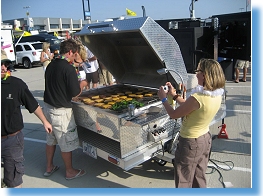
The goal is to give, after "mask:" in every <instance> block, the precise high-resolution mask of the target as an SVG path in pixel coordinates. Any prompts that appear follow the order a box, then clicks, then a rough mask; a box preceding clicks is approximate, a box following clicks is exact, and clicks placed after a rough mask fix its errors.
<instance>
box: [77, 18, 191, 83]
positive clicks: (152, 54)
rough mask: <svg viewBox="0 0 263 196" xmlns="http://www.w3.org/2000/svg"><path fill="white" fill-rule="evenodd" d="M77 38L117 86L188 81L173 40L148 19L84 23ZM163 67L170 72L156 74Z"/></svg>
mask: <svg viewBox="0 0 263 196" xmlns="http://www.w3.org/2000/svg"><path fill="white" fill-rule="evenodd" d="M76 35H78V36H80V38H81V40H82V43H83V44H84V45H86V46H87V47H88V48H89V49H90V50H91V51H92V52H93V54H94V55H95V56H96V57H97V58H98V59H99V60H100V61H101V62H102V63H103V64H104V65H105V67H106V68H107V69H108V70H109V71H110V72H111V73H112V75H113V76H114V77H115V79H116V80H117V81H118V82H120V83H123V84H130V85H137V86H146V87H151V88H159V87H160V86H161V85H165V83H166V82H167V81H170V82H172V83H174V82H176V83H177V84H178V83H182V80H183V82H184V84H186V82H187V72H186V68H185V64H184V61H183V58H182V54H181V51H180V48H179V46H178V44H177V42H176V40H175V39H174V37H172V36H171V35H170V34H169V33H168V32H167V31H166V30H164V29H163V28H162V27H161V26H160V25H159V24H157V23H156V22H155V21H154V20H153V19H151V18H149V17H141V18H134V19H125V20H116V21H111V22H102V23H93V24H87V25H85V27H84V28H83V29H82V30H81V31H80V32H79V33H76ZM162 68H167V69H168V70H172V71H169V72H168V73H167V74H164V75H159V74H158V73H157V70H159V69H162ZM174 72H177V74H176V73H174ZM178 74H179V75H180V76H181V77H180V76H178Z"/></svg>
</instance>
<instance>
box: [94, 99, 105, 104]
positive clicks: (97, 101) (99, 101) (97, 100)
mask: <svg viewBox="0 0 263 196" xmlns="http://www.w3.org/2000/svg"><path fill="white" fill-rule="evenodd" d="M94 101H95V102H96V103H102V102H103V101H104V99H95V100H94Z"/></svg>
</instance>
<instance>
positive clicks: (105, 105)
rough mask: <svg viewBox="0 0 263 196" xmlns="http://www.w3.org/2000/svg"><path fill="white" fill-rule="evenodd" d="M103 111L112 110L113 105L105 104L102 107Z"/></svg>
mask: <svg viewBox="0 0 263 196" xmlns="http://www.w3.org/2000/svg"><path fill="white" fill-rule="evenodd" d="M100 107H101V108H102V109H110V108H111V105H109V104H104V105H102V106H100Z"/></svg>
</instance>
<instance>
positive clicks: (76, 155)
mask: <svg viewBox="0 0 263 196" xmlns="http://www.w3.org/2000/svg"><path fill="white" fill-rule="evenodd" d="M16 69H17V71H16V72H13V73H12V75H13V76H16V77H19V78H21V79H23V80H24V81H25V82H26V83H27V85H28V87H29V89H30V90H31V92H32V93H33V95H34V96H35V98H36V99H37V100H38V102H39V103H40V105H41V106H43V92H44V75H43V69H42V67H41V66H34V67H33V68H31V69H24V68H16ZM240 74H241V76H242V72H241V73H240ZM226 90H227V99H226V106H227V112H226V117H225V119H224V123H225V124H226V133H227V135H228V139H226V138H222V139H218V138H216V139H214V140H213V143H212V153H211V157H210V159H211V160H212V161H210V162H209V166H211V167H214V166H215V164H217V165H218V166H219V168H217V169H214V168H208V170H207V176H206V177H207V185H208V187H209V188H219V189H220V188H222V189H223V188H224V186H226V187H227V188H251V187H252V159H251V154H252V146H251V138H252V137H251V136H252V135H251V133H252V132H251V68H249V71H248V76H247V82H240V83H234V82H233V81H227V82H226ZM22 113H23V118H24V125H25V127H24V129H23V133H24V136H25V150H24V156H25V167H26V172H25V175H24V177H23V180H24V183H23V188H174V177H173V167H172V164H171V163H167V164H166V165H164V166H160V165H158V164H157V163H155V162H154V161H153V160H148V161H146V162H144V163H142V164H140V165H138V166H136V167H134V168H133V169H131V170H128V171H124V170H122V169H121V168H119V167H117V166H115V165H113V164H111V163H110V162H107V161H106V160H104V159H101V158H98V159H93V158H91V157H89V156H87V155H86V154H84V153H83V152H82V149H77V150H75V151H74V152H73V166H74V167H75V168H81V169H85V170H86V171H87V174H86V175H85V176H83V177H80V178H77V179H74V180H70V181H69V180H66V179H65V167H64V164H63V161H62V158H61V155H60V152H59V148H57V151H56V154H55V158H54V163H55V164H56V165H58V166H60V169H59V170H58V171H56V172H55V173H54V174H53V175H52V176H50V177H48V178H47V177H44V176H43V173H44V172H45V164H46V159H45V134H46V133H45V130H44V129H43V126H42V124H41V122H40V120H39V119H38V118H37V117H36V116H35V115H34V114H29V112H28V111H27V110H26V109H24V108H23V109H22ZM221 124H222V122H218V123H216V124H214V125H213V126H211V127H210V132H211V134H212V135H214V136H216V135H218V133H219V132H220V130H221V127H219V126H220V125H221ZM223 182H224V183H223Z"/></svg>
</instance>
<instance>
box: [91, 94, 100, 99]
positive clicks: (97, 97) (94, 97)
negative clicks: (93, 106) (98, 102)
mask: <svg viewBox="0 0 263 196" xmlns="http://www.w3.org/2000/svg"><path fill="white" fill-rule="evenodd" d="M99 98H100V96H99V95H96V96H92V97H91V99H93V100H94V99H99Z"/></svg>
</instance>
